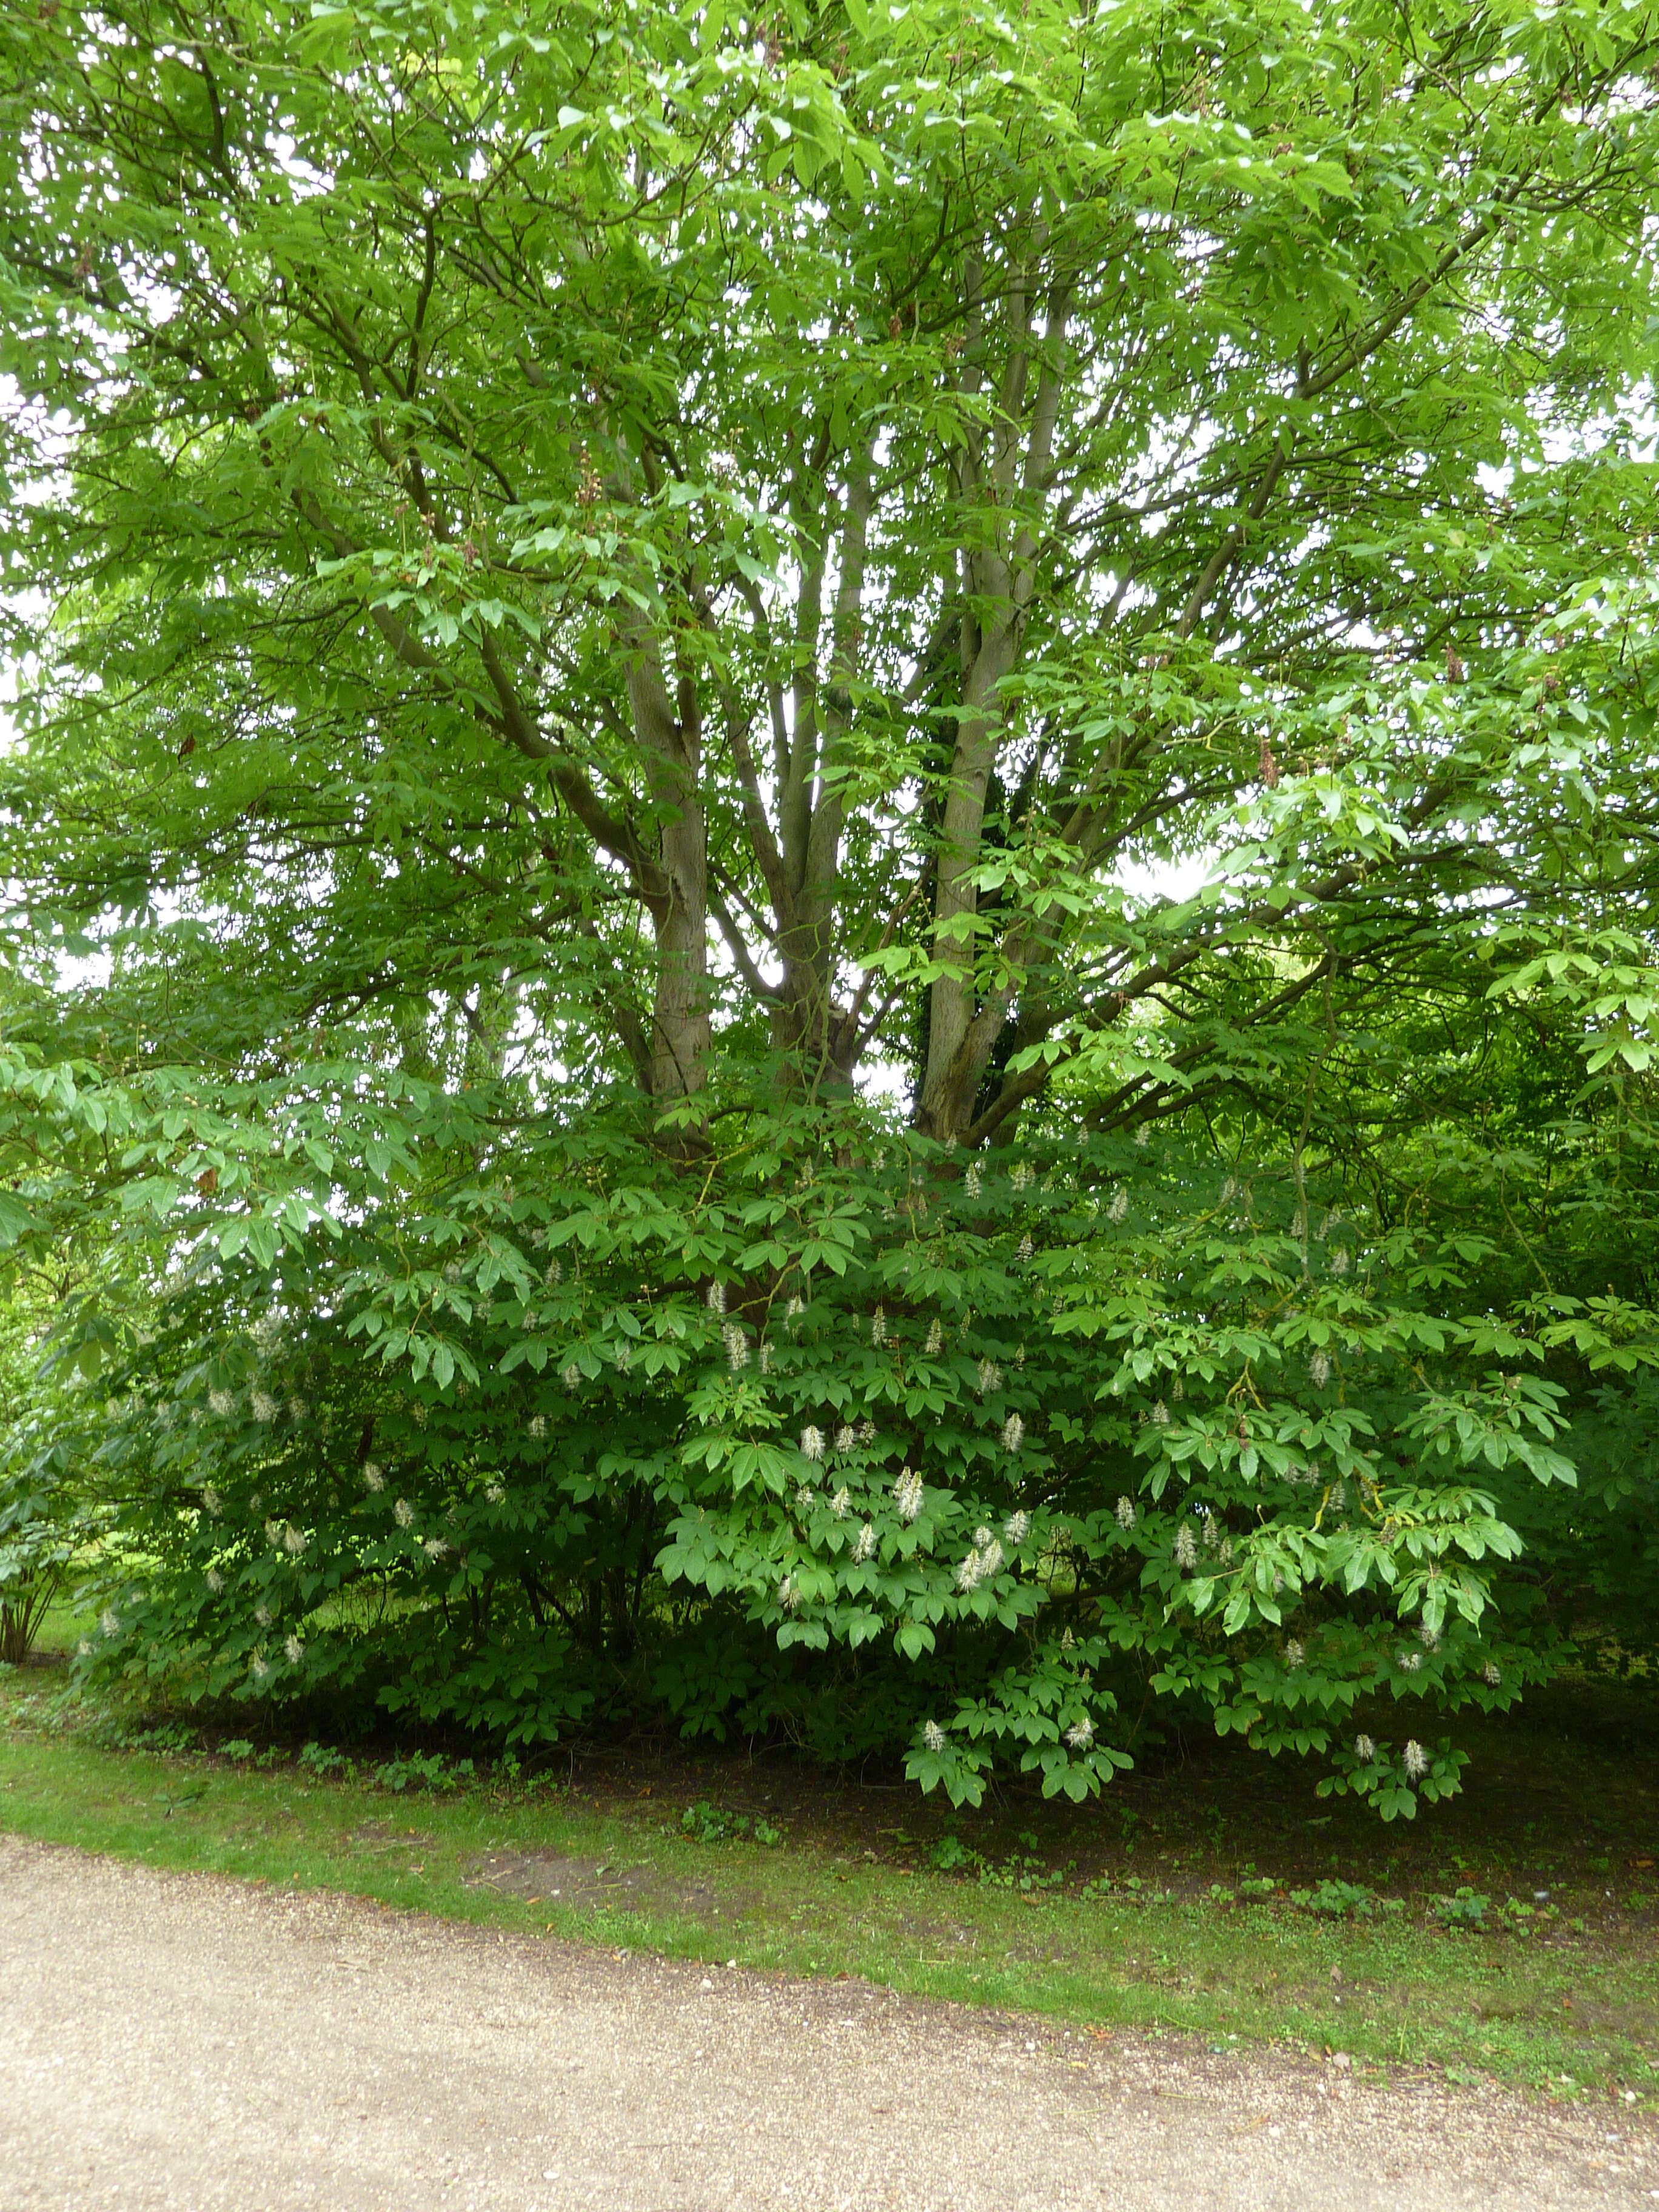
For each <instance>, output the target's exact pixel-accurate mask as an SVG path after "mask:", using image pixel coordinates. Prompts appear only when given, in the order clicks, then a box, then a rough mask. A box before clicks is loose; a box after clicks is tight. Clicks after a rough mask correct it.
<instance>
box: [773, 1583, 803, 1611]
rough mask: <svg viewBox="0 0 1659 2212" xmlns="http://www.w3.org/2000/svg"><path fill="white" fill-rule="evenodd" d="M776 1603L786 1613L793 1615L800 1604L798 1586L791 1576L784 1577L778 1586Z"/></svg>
mask: <svg viewBox="0 0 1659 2212" xmlns="http://www.w3.org/2000/svg"><path fill="white" fill-rule="evenodd" d="M778 1603H779V1604H780V1605H781V1607H783V1608H784V1610H785V1612H786V1613H793V1611H794V1610H795V1607H797V1606H798V1605H799V1603H800V1584H799V1583H798V1582H797V1581H796V1580H795V1577H793V1575H786V1576H785V1577H784V1578H783V1580H782V1581H781V1583H779V1584H778Z"/></svg>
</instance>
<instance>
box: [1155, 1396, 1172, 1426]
mask: <svg viewBox="0 0 1659 2212" xmlns="http://www.w3.org/2000/svg"><path fill="white" fill-rule="evenodd" d="M1169 1425H1170V1409H1169V1407H1167V1406H1166V1405H1165V1404H1164V1401H1163V1399H1162V1398H1160V1399H1158V1401H1157V1403H1156V1404H1155V1405H1154V1406H1153V1407H1152V1426H1153V1427H1154V1428H1155V1429H1167V1428H1168V1427H1169Z"/></svg>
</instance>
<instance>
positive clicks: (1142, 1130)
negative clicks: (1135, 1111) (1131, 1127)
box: [1135, 1121, 1152, 1152]
mask: <svg viewBox="0 0 1659 2212" xmlns="http://www.w3.org/2000/svg"><path fill="white" fill-rule="evenodd" d="M1135 1142H1136V1144H1137V1145H1138V1146H1139V1147H1140V1149H1141V1151H1142V1152H1145V1151H1146V1147H1147V1146H1148V1145H1149V1144H1150V1143H1151V1142H1152V1131H1151V1129H1150V1128H1149V1127H1147V1126H1146V1122H1144V1121H1143V1122H1142V1123H1141V1125H1140V1127H1139V1128H1138V1129H1137V1130H1136V1131H1135Z"/></svg>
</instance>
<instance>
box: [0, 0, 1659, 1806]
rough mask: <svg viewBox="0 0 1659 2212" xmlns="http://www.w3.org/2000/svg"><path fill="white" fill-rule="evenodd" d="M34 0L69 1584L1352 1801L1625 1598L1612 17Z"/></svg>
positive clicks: (7, 501)
mask: <svg viewBox="0 0 1659 2212" xmlns="http://www.w3.org/2000/svg"><path fill="white" fill-rule="evenodd" d="M3 40H4V45H3V49H0V117H3V121H4V124H5V126H6V127H5V130H4V132H3V138H0V285H3V288H4V307H5V317H4V324H5V327H4V333H3V338H0V345H3V354H0V373H3V374H4V376H5V378H6V380H7V383H6V387H5V389H6V392H7V395H8V397H7V401H6V404H5V407H4V410H3V435H4V439H5V462H4V495H3V507H0V545H3V553H4V558H5V562H6V576H7V597H6V601H5V617H4V618H5V621H6V623H7V624H8V626H9V647H10V657H11V660H12V665H13V666H14V668H15V671H16V674H15V685H16V699H15V705H14V706H13V708H12V710H11V712H12V717H13V734H12V738H11V742H10V744H9V747H8V748H7V750H6V751H5V754H4V757H3V759H0V840H3V843H4V848H5V858H4V873H5V876H6V878H7V881H8V883H9V885H10V887H11V897H10V900H9V925H8V930H7V934H6V937H5V940H4V942H5V958H6V968H5V973H4V1003H3V1016H4V1032H3V1044H0V1049H3V1051H4V1054H5V1076H6V1085H7V1088H6V1101H7V1104H6V1115H7V1118H6V1120H5V1122H4V1125H3V1137H4V1142H5V1144H6V1146H7V1151H8V1164H9V1169H10V1170H11V1173H10V1186H11V1187H10V1190H9V1193H7V1194H0V1231H3V1233H4V1235H5V1236H6V1237H8V1239H9V1248H8V1249H9V1257H10V1264H11V1267H12V1270H13V1274H14V1278H15V1283H16V1285H18V1288H17V1296H18V1297H20V1298H21V1299H23V1300H24V1301H25V1302H26V1303H29V1302H32V1305H31V1310H33V1311H35V1312H37V1313H38V1314H39V1316H40V1321H41V1324H42V1326H45V1324H46V1322H48V1321H49V1322H50V1323H51V1327H50V1329H49V1332H48V1334H47V1335H46V1339H45V1353H46V1364H45V1367H44V1370H43V1372H42V1375H41V1376H40V1380H39V1382H38V1383H37V1384H36V1385H34V1386H32V1389H31V1391H30V1392H28V1393H25V1394H24V1396H25V1398H27V1407H26V1410H25V1412H24V1413H21V1414H20V1415H19V1416H18V1419H17V1420H16V1421H15V1423H14V1425H13V1442H12V1447H11V1449H12V1457H13V1462H14V1464H15V1466H16V1467H17V1468H20V1469H21V1470H23V1473H22V1474H20V1475H19V1477H18V1480H23V1479H24V1478H25V1476H26V1477H27V1480H29V1481H30V1482H32V1483H35V1484H38V1483H39V1481H40V1480H41V1479H42V1478H41V1469H42V1468H43V1466H45V1465H46V1463H47V1459H49V1460H50V1462H51V1465H52V1466H53V1467H56V1468H59V1469H60V1471H61V1476H62V1480H64V1482H66V1483H73V1484H76V1485H79V1486H82V1487H83V1488H85V1487H87V1486H90V1488H91V1489H92V1490H93V1491H94V1492H96V1498H97V1507H98V1510H99V1512H100V1515H102V1516H104V1519H103V1520H100V1524H99V1525H100V1528H101V1527H106V1526H107V1528H108V1529H109V1531H110V1533H109V1534H106V1535H105V1536H104V1537H103V1539H102V1540H101V1543H100V1555H99V1556H100V1559H101V1561H102V1562H103V1565H102V1568H101V1570H100V1571H102V1572H104V1574H105V1576H106V1583H107V1589H108V1594H109V1597H110V1603H109V1607H108V1608H107V1611H106V1633H104V1634H103V1635H102V1636H101V1638H100V1639H98V1640H97V1642H96V1644H95V1645H94V1646H92V1647H90V1648H89V1649H88V1653H87V1654H86V1655H85V1656H86V1661H87V1663H88V1665H89V1666H94V1667H112V1668H128V1669H131V1670H135V1671H140V1672H142V1671H143V1670H145V1669H149V1670H150V1671H152V1672H154V1673H156V1674H170V1675H175V1676H176V1675H179V1674H180V1672H181V1670H182V1674H183V1676H184V1677H185V1678H187V1679H188V1680H191V1682H192V1683H193V1684H194V1685H195V1686H196V1687H197V1690H199V1691H200V1692H203V1693H204V1694H213V1695H227V1696H228V1695H234V1696H238V1697H249V1698H255V1697H257V1698H284V1697H297V1696H301V1695H310V1696H322V1695H335V1696H341V1697H343V1696H344V1695H346V1694H347V1693H348V1692H355V1691H356V1689H357V1688H358V1687H359V1686H361V1688H362V1691H363V1692H364V1694H366V1695H374V1696H378V1697H379V1698H380V1699H381V1700H382V1701H383V1702H384V1703H386V1705H390V1706H391V1707H392V1709H393V1710H411V1709H412V1710H416V1711H420V1712H422V1713H423V1714H425V1715H427V1716H428V1717H432V1718H451V1719H455V1720H458V1721H459V1722H461V1723H465V1724H466V1725H469V1726H473V1727H478V1728H483V1729H492V1730H495V1731H496V1732H498V1733H511V1734H521V1735H527V1736H530V1737H534V1736H537V1735H547V1734H550V1733H553V1732H555V1731H556V1729H558V1728H559V1727H561V1726H564V1725H568V1723H569V1722H570V1720H571V1719H572V1718H573V1717H576V1716H580V1715H591V1714H592V1713H594V1712H595V1711H598V1712H600V1713H620V1712H623V1711H640V1710H645V1709H647V1708H649V1709H653V1710H658V1711H668V1712H671V1713H672V1714H673V1715H674V1716H675V1717H677V1718H678V1719H679V1720H680V1721H681V1723H682V1724H684V1725H685V1726H687V1727H688V1728H691V1729H699V1728H702V1729H715V1730H720V1729H726V1728H727V1727H731V1726H742V1727H750V1728H765V1727H778V1728H783V1729H790V1730H793V1731H794V1732H795V1733H797V1734H798V1735H800V1736H801V1737H802V1738H803V1739H804V1740H807V1741H811V1742H813V1743H814V1744H816V1745H817V1746H818V1747H821V1748H823V1749H825V1750H827V1751H830V1752H845V1751H847V1750H848V1749H850V1748H857V1749H860V1750H863V1749H866V1748H871V1747H887V1748H895V1749H901V1750H903V1751H905V1752H906V1753H907V1755H908V1760H909V1765H910V1768H911V1771H912V1772H913V1773H914V1774H915V1776H916V1777H917V1778H919V1779H920V1780H921V1781H922V1782H923V1783H924V1784H926V1785H927V1786H929V1787H931V1786H933V1784H935V1783H943V1784H944V1785H945V1787H946V1788H947V1789H948V1790H951V1793H952V1794H953V1795H955V1796H975V1795H976V1793H977V1792H978V1791H979V1790H981V1788H982V1787H983V1783H984V1777H985V1775H986V1773H987V1771H990V1770H991V1769H992V1768H994V1766H995V1765H997V1764H998V1763H1000V1762H1002V1761H1012V1762H1013V1763H1014V1764H1015V1765H1020V1764H1024V1766H1025V1767H1026V1768H1027V1770H1028V1771H1041V1773H1042V1778H1043V1783H1044V1786H1045V1787H1047V1788H1050V1789H1054V1790H1060V1789H1064V1790H1069V1791H1071V1792H1072V1793H1073V1794H1082V1793H1083V1792H1085V1791H1086V1790H1089V1789H1091V1788H1095V1787H1097V1786H1099V1784H1100V1783H1101V1782H1102V1781H1103V1780H1104V1779H1106V1778H1108V1777H1109V1774H1110V1771H1112V1768H1113V1766H1114V1765H1115V1764H1118V1763H1121V1760H1122V1759H1124V1758H1125V1757H1127V1756H1129V1755H1130V1754H1131V1753H1132V1752H1133V1748H1134V1747H1135V1745H1136V1743H1138V1742H1139V1741H1141V1740H1142V1739H1143V1738H1144V1737H1145V1735H1146V1733H1147V1731H1148V1730H1155V1729H1159V1728H1166V1727H1168V1726H1169V1725H1170V1724H1171V1723H1172V1721H1174V1720H1175V1719H1176V1718H1178V1717H1180V1716H1181V1715H1182V1714H1200V1713H1202V1714H1206V1715H1209V1716H1211V1717H1213V1719H1214V1721H1215V1723H1216V1724H1217V1725H1218V1726H1220V1727H1222V1728H1223V1729H1237V1731H1239V1732H1240V1733H1242V1734H1244V1735H1248V1736H1249V1738H1250V1740H1251V1741H1255V1742H1256V1743H1258V1744H1260V1745H1261V1747H1263V1748H1265V1749H1267V1750H1270V1751H1276V1750H1279V1749H1281V1748H1287V1747H1288V1748H1295V1749H1297V1750H1300V1751H1302V1752H1304V1753H1316V1754H1318V1755H1320V1756H1321V1757H1322V1759H1324V1761H1325V1764H1326V1770H1327V1771H1326V1781H1325V1784H1324V1785H1323V1786H1328V1787H1339V1788H1347V1787H1353V1788H1356V1789H1358V1790H1362V1791H1363V1792H1364V1794H1365V1795H1367V1796H1370V1798H1371V1799H1372V1800H1373V1802H1376V1803H1377V1804H1378V1805H1379V1807H1380V1808H1382V1809H1383V1810H1384V1811H1385V1812H1388V1813H1395V1812H1400V1811H1407V1812H1409V1811H1411V1810H1413V1809H1414V1807H1415V1804H1416V1802H1417V1798H1418V1796H1419V1795H1421V1794H1422V1793H1423V1792H1425V1791H1426V1792H1427V1793H1428V1794H1429V1795H1430V1796H1433V1795H1435V1794H1437V1792H1438V1791H1441V1790H1446V1789H1449V1788H1453V1787H1455V1779H1456V1773H1457V1770H1458V1765H1459V1760H1460V1757H1461V1754H1459V1753H1457V1751H1456V1750H1455V1747H1454V1745H1453V1744H1452V1741H1451V1740H1450V1739H1449V1737H1445V1738H1436V1740H1435V1741H1434V1742H1433V1743H1432V1744H1430V1745H1425V1742H1424V1741H1423V1740H1422V1739H1421V1737H1420V1736H1419V1735H1418V1734H1417V1733H1416V1729H1417V1728H1418V1727H1419V1726H1421V1727H1422V1728H1423V1729H1424V1731H1425V1734H1427V1733H1429V1723H1428V1722H1427V1721H1425V1720H1422V1719H1421V1718H1420V1715H1421V1714H1423V1713H1427V1714H1431V1715H1435V1714H1438V1713H1441V1712H1443V1711H1451V1710H1455V1708H1456V1706H1458V1705H1460V1704H1462V1703H1467V1702H1468V1701H1470V1700H1474V1701H1475V1702H1479V1703H1484V1704H1487V1705H1491V1704H1504V1703H1506V1702H1507V1701H1508V1699H1510V1697H1512V1696H1513V1695H1514V1694H1515V1692H1516V1690H1517V1689H1518V1688H1519V1687H1520V1686H1521V1685H1522V1683H1523V1682H1524V1681H1525V1680H1527V1679H1528V1678H1529V1676H1531V1675H1534V1674H1538V1673H1541V1672H1542V1671H1544V1670H1546V1669H1547V1668H1548V1667H1549V1666H1551V1665H1552V1664H1554V1663H1556V1662H1557V1661H1558V1660H1559V1657H1560V1656H1562V1654H1563V1653H1565V1651H1567V1650H1571V1649H1573V1648H1577V1649H1580V1650H1583V1649H1585V1648H1588V1647H1589V1646H1590V1645H1594V1646H1595V1648H1597V1649H1598V1650H1602V1651H1603V1652H1606V1653H1608V1654H1611V1655H1612V1656H1613V1657H1614V1658H1615V1659H1617V1660H1621V1661H1622V1660H1627V1659H1628V1658H1630V1657H1631V1656H1633V1655H1636V1654H1638V1653H1639V1652H1640V1651H1641V1650H1644V1649H1645V1648H1647V1647H1648V1646H1649V1645H1650V1643H1651V1639H1652V1632H1653V1627H1654V1612H1653V1602H1652V1601H1653V1595H1654V1593H1653V1556H1654V1555H1653V1541H1652V1517H1653V1506H1654V1500H1655V1468H1654V1462H1653V1441H1652V1437H1653V1419H1654V1414H1655V1409H1656V1408H1655V1395H1654V1386H1653V1382H1652V1373H1653V1368H1654V1365H1655V1362H1656V1359H1659V1329H1656V1326H1655V1322H1654V1316H1653V1312H1652V1304H1653V1291H1654V1286H1653V1283H1652V1279H1651V1278H1652V1267H1653V1261H1652V1257H1651V1255H1652V1251H1653V1237H1652V1227H1653V1221H1654V1203H1653V1202H1654V1196H1655V1187H1654V1161H1653V1150H1652V1120H1651V1114H1652V1105H1653V1087H1652V1084H1653V1067H1652V1053H1653V1017H1654V1012H1655V1009H1656V1007H1659V984H1656V975H1655V970H1656V962H1655V957H1654V951H1653V906H1652V901H1653V895H1654V889H1655V876H1656V846H1655V832H1656V824H1659V796H1656V789H1655V785H1654V779H1653V776H1652V773H1651V765H1652V760H1653V755H1654V744H1653V734H1652V733H1653V728H1654V699H1655V694H1656V663H1655V652H1654V621H1653V609H1654V600H1655V593H1654V584H1653V576H1652V563H1651V557H1650V533H1651V527H1652V501H1653V495H1654V485H1653V458H1652V456H1653V442H1654V425H1653V418H1652V404H1653V395H1652V390H1651V382H1650V365H1651V332H1652V330H1653V328H1654V326H1655V322H1654V318H1655V313H1656V296H1655V270H1654V264H1653V246H1652V231H1651V215H1650V210H1651V207H1652V205H1653V202H1654V195H1655V187H1656V169H1659V159H1656V155H1659V128H1656V109H1659V91H1656V85H1659V76H1656V67H1659V11H1656V10H1655V9H1653V8H1652V7H1651V6H1650V5H1646V4H1640V0H1627V3H1626V4H1618V3H1617V0H1613V3H1612V4H1599V5H1597V4H1589V0H1583V4H1571V3H1569V4H1560V5H1554V6H1550V7H1547V8H1540V7H1537V6H1535V5H1533V4H1530V0H1528V4H1526V5H1521V4H1518V0H1517V4H1503V0H1498V3H1497V4H1486V5H1471V4H1465V3H1463V0H1459V3H1458V4H1451V0H1448V4H1443V5H1419V4H1417V0H1391V3H1390V4H1389V5H1387V6H1384V5H1382V4H1376V5H1370V4H1364V0H1357V4H1354V5H1352V6H1349V7H1346V8H1344V9H1336V8H1324V7H1314V8H1304V7H1301V6H1291V5H1288V4H1286V5H1278V4H1272V0H1270V4H1267V5H1253V6H1251V7H1249V8H1243V7H1237V6H1234V5H1228V4H1223V0H1194V4H1190V5H1178V4H1170V0H1158V4H1153V0H1125V4H1122V5H1118V6H1107V5H1102V6H1097V7H1093V8H1090V9H1075V8H1070V7H1056V6H1053V5H1049V4H1046V0H1024V4H1023V5H1022V6H1021V7H1020V9H1018V10H1012V9H1007V10H1005V9H998V8H995V7H993V6H989V5H984V4H981V3H980V0H967V4H963V0H954V4H952V5H951V6H948V7H947V6H945V5H944V4H943V0H911V4H908V5H902V6H900V5H892V4H886V0H878V4H871V5H866V0H845V4H835V5H824V6H814V5H810V4H803V5H799V6H794V7H792V8H783V9H778V10H776V11H774V12H772V13H770V14H765V15H743V14H739V13H737V12H733V11H731V10H728V9H726V8H724V7H722V6H721V5H720V4H719V0H712V4H705V5H702V6H698V7H691V8H688V9H684V10H676V9H671V8H668V7H666V6H660V5H658V4H656V0H637V4H624V0H599V3H598V4H592V5H586V6H584V5H574V6H570V7H568V8H563V9H560V10H558V11H556V13H555V14H550V13H549V12H548V11H546V10H538V9H524V8H521V7H514V6H511V5H507V4H501V3H500V0H479V4H477V5H476V6H475V7H473V8H472V9H471V10H468V11H465V12H464V11H459V10H456V9H453V8H451V7H449V6H439V5H428V4H426V0H384V4H366V5H342V6H334V5H317V6H314V7H310V8H307V9H300V8H296V7H292V6H287V5H273V6H258V5H253V6H247V7H240V8H239V7H225V8H220V9H203V10H200V11H196V10H192V9H190V8H188V7H185V6H174V5H161V4H156V5H116V6H113V7H106V8H101V9H97V10H91V9H84V8H80V7H74V6H60V7H56V8H49V9H42V10H40V12H39V13H38V15H34V16H32V17H28V18H25V17H24V16H22V15H20V14H16V13H14V14H13V15H12V16H11V17H10V18H9V19H8V21H7V23H6V26H5V27H4V31H3ZM42 1455H46V1458H45V1459H43V1456H42ZM30 1494H31V1495H33V1494H34V1493H33V1492H31V1493H30ZM110 1624H112V1625H110ZM1572 1639H1577V1641H1576V1645H1575V1644H1574V1643H1573V1642H1572ZM1387 1699H1393V1700H1395V1701H1398V1702H1400V1703H1401V1704H1402V1705H1405V1706H1406V1708H1407V1723H1406V1724H1407V1735H1406V1736H1405V1737H1404V1739H1403V1741H1402V1742H1401V1743H1395V1742H1394V1741H1393V1740H1392V1739H1390V1740H1388V1741H1380V1742H1379V1738H1378V1736H1377V1735H1376V1728H1377V1727H1378V1726H1379V1725H1380V1723H1377V1721H1376V1714H1377V1713H1379V1712H1381V1711H1383V1701H1384V1700H1387Z"/></svg>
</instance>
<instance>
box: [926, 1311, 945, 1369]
mask: <svg viewBox="0 0 1659 2212" xmlns="http://www.w3.org/2000/svg"><path fill="white" fill-rule="evenodd" d="M944 1345H945V1328H944V1324H943V1323H942V1322H940V1320H939V1316H938V1315H937V1314H935V1315H934V1316H933V1325H932V1327H931V1328H929V1329H928V1331H927V1343H926V1345H925V1346H923V1347H922V1348H923V1350H924V1351H925V1352H927V1357H928V1358H930V1359H933V1358H937V1357H938V1355H939V1352H941V1351H942V1350H943V1349H944Z"/></svg>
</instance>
